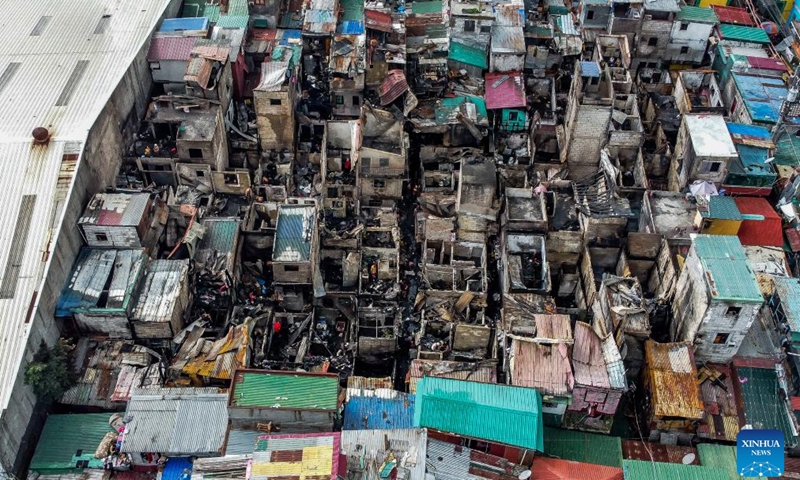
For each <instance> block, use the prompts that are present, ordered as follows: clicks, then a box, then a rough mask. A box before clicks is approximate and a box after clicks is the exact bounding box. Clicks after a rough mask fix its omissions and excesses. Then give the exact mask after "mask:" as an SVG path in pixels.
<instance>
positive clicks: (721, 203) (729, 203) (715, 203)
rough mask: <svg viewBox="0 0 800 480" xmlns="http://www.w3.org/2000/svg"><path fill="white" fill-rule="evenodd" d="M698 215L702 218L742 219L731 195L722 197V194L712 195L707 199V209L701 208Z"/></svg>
mask: <svg viewBox="0 0 800 480" xmlns="http://www.w3.org/2000/svg"><path fill="white" fill-rule="evenodd" d="M700 215H701V216H702V217H703V218H710V219H714V220H734V221H741V220H742V214H741V212H739V209H738V208H737V207H736V201H735V200H734V199H733V197H724V196H722V195H714V196H712V197H711V198H710V199H709V201H708V210H701V211H700Z"/></svg>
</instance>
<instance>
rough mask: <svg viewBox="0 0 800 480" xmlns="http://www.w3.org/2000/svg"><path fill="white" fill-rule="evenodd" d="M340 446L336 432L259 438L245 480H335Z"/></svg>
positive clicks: (338, 435)
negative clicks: (294, 479)
mask: <svg viewBox="0 0 800 480" xmlns="http://www.w3.org/2000/svg"><path fill="white" fill-rule="evenodd" d="M340 445H341V442H340V434H339V432H333V433H309V434H305V435H269V436H262V437H261V438H260V439H259V440H258V442H257V444H256V451H255V453H253V461H252V464H251V465H250V468H248V470H247V474H248V475H247V480H269V479H276V480H278V479H280V480H284V479H287V478H298V479H306V478H307V479H311V478H314V479H323V478H324V479H327V478H330V479H331V480H335V479H336V476H337V474H338V472H339V457H340V450H341V446H340Z"/></svg>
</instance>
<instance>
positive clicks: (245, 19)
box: [216, 15, 250, 28]
mask: <svg viewBox="0 0 800 480" xmlns="http://www.w3.org/2000/svg"><path fill="white" fill-rule="evenodd" d="M249 22H250V17H249V16H247V15H221V16H220V17H219V20H217V24H216V27H217V28H247V25H248V23H249Z"/></svg>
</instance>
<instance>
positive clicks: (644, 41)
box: [635, 20, 673, 58]
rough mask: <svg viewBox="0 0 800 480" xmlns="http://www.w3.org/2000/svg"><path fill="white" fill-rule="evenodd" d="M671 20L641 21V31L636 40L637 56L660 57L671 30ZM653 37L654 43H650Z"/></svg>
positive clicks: (667, 42)
mask: <svg viewBox="0 0 800 480" xmlns="http://www.w3.org/2000/svg"><path fill="white" fill-rule="evenodd" d="M672 23H673V22H672V21H671V20H645V21H643V22H642V33H641V34H640V35H639V38H638V39H637V41H636V54H635V56H637V57H650V58H653V57H661V56H662V55H663V54H664V51H665V49H666V48H667V44H669V39H670V33H671V32H672ZM651 38H654V39H655V45H651V43H653V41H651V40H650V39H651Z"/></svg>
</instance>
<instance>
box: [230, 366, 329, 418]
mask: <svg viewBox="0 0 800 480" xmlns="http://www.w3.org/2000/svg"><path fill="white" fill-rule="evenodd" d="M232 388H233V392H232V393H231V406H232V407H270V408H283V409H292V410H336V409H337V408H338V405H339V377H338V375H322V374H311V373H303V374H301V373H287V372H270V371H250V370H248V371H239V372H236V376H235V377H234V380H233V386H232Z"/></svg>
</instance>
